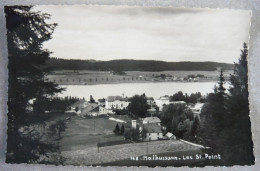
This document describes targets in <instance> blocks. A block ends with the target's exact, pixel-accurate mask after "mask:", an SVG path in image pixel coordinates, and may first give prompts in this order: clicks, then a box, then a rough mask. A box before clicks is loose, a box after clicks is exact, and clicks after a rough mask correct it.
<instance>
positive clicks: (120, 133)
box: [114, 124, 125, 135]
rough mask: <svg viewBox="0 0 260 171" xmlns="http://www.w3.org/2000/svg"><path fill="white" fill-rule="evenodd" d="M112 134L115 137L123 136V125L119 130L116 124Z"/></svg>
mask: <svg viewBox="0 0 260 171" xmlns="http://www.w3.org/2000/svg"><path fill="white" fill-rule="evenodd" d="M114 133H115V134H117V135H123V134H124V133H125V126H124V124H122V125H121V129H120V128H119V125H118V124H116V127H115V129H114Z"/></svg>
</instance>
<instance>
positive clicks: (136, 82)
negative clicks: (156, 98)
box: [59, 80, 217, 86]
mask: <svg viewBox="0 0 260 171" xmlns="http://www.w3.org/2000/svg"><path fill="white" fill-rule="evenodd" d="M212 82H217V80H215V81H214V80H210V81H206V80H203V81H196V82H195V81H193V82H189V81H133V82H114V83H111V82H110V83H97V84H59V85H60V86H95V85H113V84H115V85H117V84H142V83H148V84H152V83H155V84H157V83H158V84H159V83H212Z"/></svg>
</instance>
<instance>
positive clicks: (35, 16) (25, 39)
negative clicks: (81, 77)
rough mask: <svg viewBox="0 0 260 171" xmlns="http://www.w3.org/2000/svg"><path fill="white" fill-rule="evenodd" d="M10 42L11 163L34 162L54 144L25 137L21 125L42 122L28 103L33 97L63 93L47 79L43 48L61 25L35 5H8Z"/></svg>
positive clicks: (9, 141) (7, 23)
mask: <svg viewBox="0 0 260 171" xmlns="http://www.w3.org/2000/svg"><path fill="white" fill-rule="evenodd" d="M5 16H6V28H7V43H8V44H7V45H8V60H9V64H8V70H9V72H8V74H9V75H8V76H9V77H8V78H9V80H8V81H9V86H8V131H7V134H8V140H7V142H8V143H7V158H6V161H7V162H16V163H23V162H25V163H26V162H33V161H35V160H37V159H39V156H40V155H45V154H46V153H47V152H48V151H53V150H55V148H52V145H50V144H45V143H43V142H40V140H39V139H33V140H32V139H31V138H30V137H22V136H21V133H19V128H21V127H23V126H24V125H28V124H30V123H32V122H34V121H35V120H36V121H39V122H42V121H41V119H40V118H41V117H40V116H42V115H43V113H30V112H29V111H27V106H28V105H29V101H30V100H31V99H35V101H36V103H37V101H42V100H46V99H48V98H50V97H51V96H52V95H54V94H55V93H58V92H61V91H62V90H63V89H62V88H59V87H58V86H57V85H56V84H54V83H52V82H45V81H44V75H45V74H47V73H48V71H47V70H46V69H44V70H43V69H41V66H43V65H44V64H45V62H46V60H47V59H48V58H49V56H50V52H49V51H48V50H47V49H43V48H42V45H43V43H44V42H46V41H48V40H50V39H51V35H52V33H53V31H54V29H55V27H56V25H57V24H48V23H47V22H46V20H48V19H49V18H50V15H48V14H43V13H41V12H35V11H33V10H32V6H6V7H5Z"/></svg>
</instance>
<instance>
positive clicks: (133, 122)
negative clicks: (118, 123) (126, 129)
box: [132, 120, 136, 129]
mask: <svg viewBox="0 0 260 171" xmlns="http://www.w3.org/2000/svg"><path fill="white" fill-rule="evenodd" d="M132 128H133V129H136V120H132Z"/></svg>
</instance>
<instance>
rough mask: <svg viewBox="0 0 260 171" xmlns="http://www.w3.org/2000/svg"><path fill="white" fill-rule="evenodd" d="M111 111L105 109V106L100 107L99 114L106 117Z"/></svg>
mask: <svg viewBox="0 0 260 171" xmlns="http://www.w3.org/2000/svg"><path fill="white" fill-rule="evenodd" d="M108 112H109V111H108V110H107V109H106V108H105V106H99V114H100V115H104V114H107V113H108Z"/></svg>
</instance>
